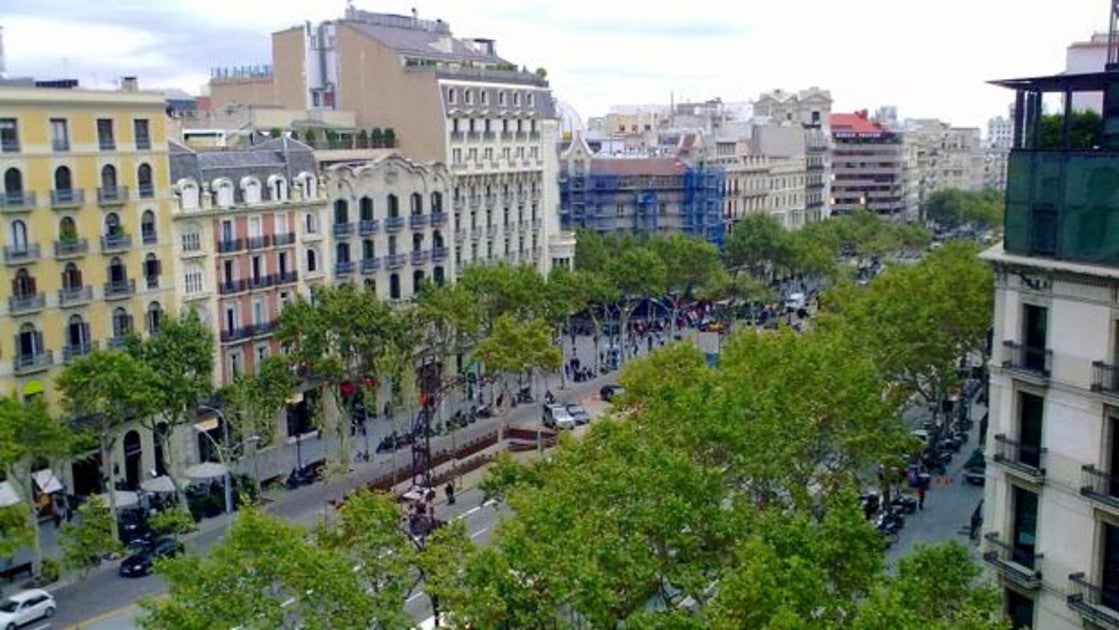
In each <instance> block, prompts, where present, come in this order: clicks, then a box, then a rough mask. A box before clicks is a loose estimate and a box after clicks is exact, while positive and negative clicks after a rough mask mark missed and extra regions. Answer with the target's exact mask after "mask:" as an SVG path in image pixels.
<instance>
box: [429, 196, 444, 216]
mask: <svg viewBox="0 0 1119 630" xmlns="http://www.w3.org/2000/svg"><path fill="white" fill-rule="evenodd" d="M431 212H432V213H439V212H443V193H441V192H439V191H435V192H433V193H431Z"/></svg>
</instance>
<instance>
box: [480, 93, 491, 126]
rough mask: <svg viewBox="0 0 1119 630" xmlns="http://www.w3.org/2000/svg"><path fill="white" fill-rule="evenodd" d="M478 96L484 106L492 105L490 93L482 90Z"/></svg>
mask: <svg viewBox="0 0 1119 630" xmlns="http://www.w3.org/2000/svg"><path fill="white" fill-rule="evenodd" d="M478 95H479V97H480V98H481V99H482V104H483V105H489V104H490V93H489V92H487V91H485V90H482V91H481V92H479V94H478ZM486 131H489V129H486Z"/></svg>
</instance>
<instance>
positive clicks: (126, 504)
mask: <svg viewBox="0 0 1119 630" xmlns="http://www.w3.org/2000/svg"><path fill="white" fill-rule="evenodd" d="M93 496H95V497H98V498H100V499H101V500H102V501H104V502H105V506H106V507H108V506H109V497H108V496H106V495H103V494H95V495H93ZM139 502H140V495H138V494H136V493H135V492H129V491H128V490H113V505H114V506H116V508H117V509H118V510H124V509H127V508H130V507H134V506H135V505H136V504H138V503H139Z"/></svg>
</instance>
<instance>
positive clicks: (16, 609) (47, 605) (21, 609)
mask: <svg viewBox="0 0 1119 630" xmlns="http://www.w3.org/2000/svg"><path fill="white" fill-rule="evenodd" d="M57 609H58V606H57V605H56V604H55V603H54V597H51V594H50V593H48V592H46V591H44V590H42V589H38V588H32V589H28V590H26V591H20V592H18V593H16V594H14V595H12V596H10V597H7V598H6V599H4V600H3V601H0V628H2V629H3V630H15V629H16V628H18V627H19V626H22V625H24V624H28V623H31V622H32V621H38V620H39V619H50V618H51V617H53V616H54V612H55V610H57Z"/></svg>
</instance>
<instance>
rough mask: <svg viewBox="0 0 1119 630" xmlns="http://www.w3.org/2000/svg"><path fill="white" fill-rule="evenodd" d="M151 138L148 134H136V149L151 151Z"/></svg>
mask: <svg viewBox="0 0 1119 630" xmlns="http://www.w3.org/2000/svg"><path fill="white" fill-rule="evenodd" d="M151 149H152V139H151V137H150V136H136V150H137V151H151Z"/></svg>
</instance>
